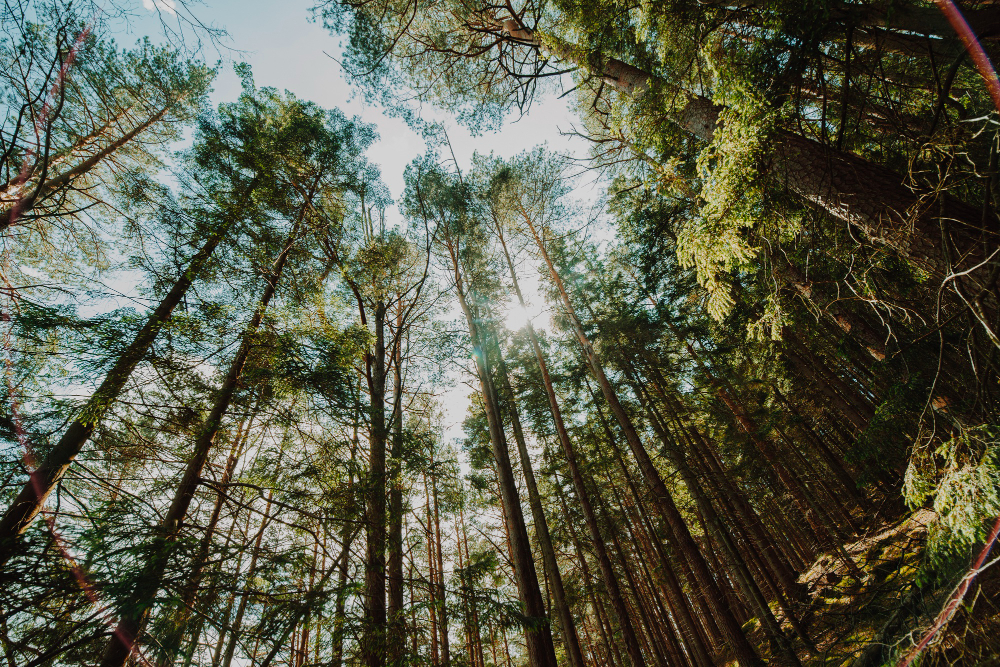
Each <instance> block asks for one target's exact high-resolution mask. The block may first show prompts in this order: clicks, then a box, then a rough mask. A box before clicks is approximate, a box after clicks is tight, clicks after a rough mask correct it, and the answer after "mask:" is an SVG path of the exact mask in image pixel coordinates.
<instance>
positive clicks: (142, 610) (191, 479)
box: [101, 209, 304, 667]
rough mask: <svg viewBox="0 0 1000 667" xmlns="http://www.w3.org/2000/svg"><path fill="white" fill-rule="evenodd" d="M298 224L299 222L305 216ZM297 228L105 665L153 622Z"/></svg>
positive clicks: (123, 657)
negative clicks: (174, 555)
mask: <svg viewBox="0 0 1000 667" xmlns="http://www.w3.org/2000/svg"><path fill="white" fill-rule="evenodd" d="M303 212H304V209H303ZM299 222H301V218H300V219H299ZM298 229H299V223H296V224H295V225H294V226H293V228H292V231H291V234H290V235H289V237H288V239H286V241H285V245H284V247H283V248H282V250H281V252H280V253H278V257H277V259H275V261H274V264H273V265H272V267H271V270H270V272H269V275H268V276H267V284H266V287H265V288H264V293H263V295H262V296H261V299H260V303H259V304H258V305H257V309H256V310H255V312H254V314H253V317H251V318H250V322H249V323H248V324H247V326H246V329H245V330H244V332H243V336H242V340H241V342H240V347H239V349H238V350H237V351H236V356H235V357H234V358H233V361H232V363H231V365H230V367H229V372H228V373H227V374H226V378H225V380H224V381H223V383H222V386H221V387H220V388H219V391H218V393H217V394H216V397H215V403H214V405H213V406H212V410H211V412H210V413H209V415H208V417H207V418H206V419H205V423H204V424H203V425H202V427H201V429H199V433H198V437H197V439H196V440H195V443H194V447H193V452H192V454H191V458H190V459H188V464H187V466H186V468H185V470H184V475H183V477H182V478H181V481H180V484H179V485H178V487H177V491H176V492H175V494H174V499H173V502H172V503H171V505H170V509H169V510H168V511H167V514H166V516H165V517H164V518H163V521H162V522H161V524H160V525H159V526H158V528H157V532H156V535H155V536H154V538H153V540H152V543H151V544H150V558H149V560H148V561H147V563H146V565H145V567H144V568H143V571H142V574H141V575H140V578H139V580H138V582H137V584H136V588H135V591H134V592H133V595H132V597H131V598H130V600H129V603H128V604H127V605H126V606H125V611H124V612H123V613H122V616H121V619H120V620H119V622H118V625H117V627H116V629H115V632H114V633H113V634H112V636H111V639H110V641H109V642H108V645H107V648H106V650H105V653H104V657H103V658H102V660H101V667H124V666H125V664H126V662H127V661H128V659H129V657H130V656H131V654H132V650H133V648H134V647H135V642H136V641H137V640H138V638H139V635H140V634H141V633H142V631H143V630H144V628H145V625H146V622H147V621H148V620H149V613H150V611H151V609H152V604H153V600H154V598H155V597H156V594H157V592H158V591H159V590H160V587H161V585H162V582H163V575H164V572H165V571H166V567H167V564H168V561H169V560H170V556H171V554H172V552H173V550H174V549H173V547H174V545H175V543H176V541H177V537H178V534H179V532H180V529H181V525H182V523H183V521H184V520H185V518H186V517H187V511H188V507H190V505H191V501H192V500H193V499H194V494H195V492H196V491H197V489H198V485H199V483H200V481H201V480H200V478H201V472H202V470H203V469H204V467H205V463H206V461H207V460H208V456H209V454H210V453H211V451H212V448H213V445H214V444H215V438H216V436H217V435H218V433H219V430H220V429H221V428H222V420H223V418H224V417H225V415H226V412H227V411H228V410H229V406H230V404H231V403H232V401H233V397H234V395H235V394H236V389H237V387H238V384H239V380H240V378H241V377H242V375H243V369H244V367H245V366H246V363H247V359H248V358H249V356H250V352H251V350H252V348H253V345H254V341H253V339H254V336H255V334H256V333H257V329H258V328H259V327H260V323H261V320H263V318H264V313H265V312H266V311H267V307H268V305H269V304H270V302H271V298H272V297H273V296H274V293H275V291H276V290H277V286H278V280H279V279H280V278H281V273H282V270H283V269H284V267H285V263H286V261H287V259H288V253H289V251H290V250H291V249H292V245H293V244H294V242H295V239H296V238H297V235H298Z"/></svg>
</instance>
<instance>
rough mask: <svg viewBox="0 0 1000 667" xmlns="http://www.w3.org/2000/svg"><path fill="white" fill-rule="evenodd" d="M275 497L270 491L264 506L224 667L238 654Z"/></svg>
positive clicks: (228, 665) (227, 646)
mask: <svg viewBox="0 0 1000 667" xmlns="http://www.w3.org/2000/svg"><path fill="white" fill-rule="evenodd" d="M273 497H274V492H272V491H269V492H268V494H267V504H266V505H265V506H264V516H263V518H261V520H260V529H259V530H258V531H257V536H256V537H255V538H254V544H253V551H252V552H251V554H250V565H249V566H248V567H247V576H246V582H247V587H246V588H244V590H243V593H242V594H241V595H240V604H239V606H238V607H237V608H236V617H235V618H234V619H233V625H232V628H231V629H230V631H229V642H228V643H227V644H226V654H225V656H224V657H223V658H222V667H230V666H231V665H232V662H233V656H234V655H235V654H236V647H237V645H238V644H239V641H240V632H241V630H242V628H243V616H244V614H246V610H247V604H248V603H249V601H250V588H249V585H250V584H249V582H250V581H251V579H252V578H253V576H254V574H255V573H256V571H257V559H258V557H259V556H260V546H261V544H262V543H263V541H264V531H265V530H267V527H268V525H269V524H270V522H271V499H272V498H273ZM217 664H218V663H217Z"/></svg>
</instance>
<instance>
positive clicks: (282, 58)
mask: <svg viewBox="0 0 1000 667" xmlns="http://www.w3.org/2000/svg"><path fill="white" fill-rule="evenodd" d="M174 1H175V0H143V2H144V4H145V7H146V8H147V9H145V10H143V9H142V8H141V7H140V8H139V11H140V12H141V14H143V15H144V16H143V18H142V19H141V20H139V21H137V22H136V23H135V25H133V26H132V27H131V31H133V32H134V33H139V32H150V33H153V34H154V36H155V33H156V32H159V26H158V25H156V24H155V22H154V21H153V20H152V19H153V18H154V16H155V14H154V13H153V11H160V12H165V13H164V15H163V18H164V19H165V20H167V21H168V23H169V22H171V21H173V19H172V18H171V17H170V11H169V7H172V6H173V2H174ZM313 4H314V0H284V1H283V2H281V3H275V2H267V1H266V0H244V1H242V2H238V1H236V0H202V1H201V2H198V3H189V4H188V7H189V10H190V11H191V12H192V13H193V14H194V15H195V16H197V17H198V19H200V20H201V21H202V22H203V23H205V24H208V25H213V26H217V27H220V28H224V29H225V30H226V31H227V32H228V33H229V37H228V38H227V39H224V40H223V41H222V44H223V45H224V46H225V47H227V48H228V49H229V50H226V49H223V50H221V51H219V50H216V49H214V48H212V47H209V48H206V49H205V57H206V59H207V60H209V61H212V60H214V59H215V58H221V59H222V60H223V66H222V71H221V72H220V74H219V77H218V78H217V80H216V85H215V93H214V95H213V101H215V102H216V103H218V102H225V101H232V100H235V99H236V97H237V96H238V95H239V92H240V81H239V78H238V77H237V76H236V75H235V73H234V72H233V68H232V64H233V63H234V62H238V61H240V60H242V61H245V62H247V63H249V64H250V66H251V67H252V68H253V72H254V78H255V80H256V82H257V85H258V86H272V87H274V88H277V89H279V90H289V91H291V92H292V93H294V94H295V95H296V96H297V97H299V98H300V99H304V100H310V101H312V102H315V103H317V104H319V105H321V106H324V107H328V108H329V107H338V108H340V109H341V110H342V111H344V113H346V114H347V115H349V116H353V115H357V116H360V117H361V118H363V119H364V120H366V121H367V122H370V123H374V124H375V125H376V126H377V127H378V131H379V135H380V136H381V139H380V141H379V143H378V144H377V145H376V146H374V147H373V148H372V149H371V150H370V151H369V153H368V155H369V159H370V160H371V161H372V162H374V163H376V164H378V165H379V166H380V167H381V169H382V176H383V180H384V181H385V183H386V185H387V186H388V187H389V190H390V191H391V192H392V194H393V196H394V197H398V196H399V195H400V194H402V191H403V170H404V169H405V168H406V165H407V164H409V162H410V161H411V160H412V159H413V158H414V157H416V156H417V155H419V154H420V153H422V152H423V151H424V149H425V147H424V143H423V140H422V139H421V138H420V136H419V135H417V134H416V133H414V132H413V131H412V130H410V129H409V128H408V127H407V126H406V124H405V123H404V122H403V121H401V120H399V119H398V118H392V117H389V116H386V115H385V114H384V113H382V110H381V109H379V108H378V107H374V106H371V105H368V104H366V103H365V102H364V100H363V99H361V96H360V95H355V93H354V91H353V90H352V87H351V84H350V83H349V82H348V81H347V80H346V78H345V75H344V72H343V70H342V68H341V66H340V65H339V64H338V63H337V62H336V61H335V60H334V59H333V58H337V57H339V55H340V46H339V43H340V39H339V38H338V37H337V36H336V35H331V34H330V33H329V32H328V31H327V30H326V29H325V28H323V26H322V25H321V24H320V23H319V22H314V21H311V13H310V7H311V6H312V5H313ZM148 8H153V9H148ZM179 11H181V12H183V10H179ZM120 41H128V40H127V36H126V35H122V36H121V37H120ZM328 54H329V55H328ZM330 56H333V58H331V57H330ZM422 115H424V116H425V117H428V118H431V119H434V120H439V121H441V122H443V123H444V124H445V126H446V128H447V129H448V133H449V136H450V138H451V141H452V145H453V147H454V149H455V153H456V156H457V158H458V161H459V163H460V164H461V166H462V167H463V168H465V167H467V166H468V165H469V163H470V160H471V157H472V154H473V152H475V151H479V152H480V153H490V152H495V153H496V154H497V155H500V156H504V157H509V156H511V155H514V154H516V153H518V152H520V151H522V150H526V149H529V148H532V147H534V146H536V145H538V144H541V143H544V142H548V144H549V146H550V147H551V148H552V149H554V150H557V151H560V152H572V153H575V154H577V155H579V156H581V157H582V156H583V155H584V154H585V152H586V150H587V145H586V142H585V141H584V140H582V139H579V138H570V137H564V136H561V135H560V130H562V131H567V130H570V129H571V127H572V126H573V124H574V118H573V115H572V113H571V111H570V110H569V106H568V104H567V101H566V100H559V99H556V98H555V96H549V97H548V98H547V99H544V100H542V101H541V103H540V104H535V105H533V107H532V109H531V111H530V113H529V114H528V115H526V116H525V117H523V118H521V119H519V120H516V121H515V122H511V123H508V124H507V125H506V126H505V127H504V128H503V129H502V130H501V131H500V132H494V133H487V134H484V135H482V136H476V137H473V136H471V135H470V134H469V132H468V131H466V130H465V129H464V128H462V127H460V126H458V125H457V124H456V123H455V122H453V121H449V119H448V117H447V116H446V115H444V114H442V113H440V112H438V111H436V110H434V109H431V108H425V109H423V110H422ZM388 215H389V218H390V220H391V221H396V220H398V212H397V211H395V210H391V211H389V212H388Z"/></svg>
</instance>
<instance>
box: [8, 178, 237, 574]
mask: <svg viewBox="0 0 1000 667" xmlns="http://www.w3.org/2000/svg"><path fill="white" fill-rule="evenodd" d="M251 189H252V188H251ZM231 225H232V222H231V221H227V222H225V223H223V224H222V225H220V226H219V227H217V228H216V229H215V230H214V231H213V232H212V234H211V236H209V238H208V240H207V241H206V242H205V244H204V245H203V246H202V247H201V249H200V250H199V251H198V252H197V253H196V254H195V256H194V257H192V258H191V261H190V262H189V263H188V267H187V269H186V270H185V271H184V273H182V274H181V276H180V277H179V278H178V279H177V281H176V282H175V283H174V286H173V287H172V288H171V289H170V291H169V292H167V294H166V295H165V296H164V297H163V299H162V300H161V301H160V303H159V305H158V306H157V307H156V309H155V310H154V311H153V312H152V313H151V314H150V315H149V317H148V318H147V320H146V323H145V325H143V327H142V329H140V330H139V332H138V333H137V334H136V335H135V338H134V339H132V342H131V343H130V344H129V346H128V347H127V348H126V349H125V351H124V352H122V354H121V356H119V357H118V360H117V361H116V362H115V365H114V366H112V368H111V370H110V371H108V374H107V375H106V376H105V378H104V381H103V382H101V385H100V386H99V387H98V388H97V391H95V392H94V393H93V395H92V396H91V397H90V399H89V400H88V401H87V404H86V405H85V406H84V407H83V409H82V410H80V412H79V414H78V415H77V417H76V419H75V420H73V422H72V423H71V424H70V425H69V428H68V429H66V432H65V433H64V434H63V436H62V437H61V438H60V439H59V442H58V443H57V444H56V446H55V447H53V448H52V450H51V451H50V452H49V453H48V454H47V455H46V457H45V460H44V461H43V462H42V463H41V464H40V465H39V466H38V467H37V468H35V470H34V471H33V472H32V473H31V474H30V475H29V477H28V481H27V482H25V484H24V486H23V487H22V488H21V491H20V492H19V493H18V494H17V497H15V498H14V500H13V502H12V503H11V504H10V507H9V508H8V509H7V511H6V512H5V513H4V515H3V518H2V519H0V569H2V568H3V566H4V564H5V563H6V562H7V561H8V560H10V558H11V557H12V556H13V555H15V554H16V553H17V552H18V550H19V544H18V537H19V536H20V535H22V534H23V533H24V531H26V530H27V529H28V527H29V526H30V525H31V522H32V521H33V520H34V518H35V517H36V516H37V515H38V512H39V511H41V509H42V507H43V506H44V504H45V499H46V498H48V496H49V494H50V493H51V492H52V490H53V489H54V488H55V487H56V485H57V484H58V483H59V480H61V479H62V477H63V475H64V474H65V473H66V470H67V469H68V468H69V466H70V464H72V463H73V460H74V459H75V458H76V457H77V455H79V453H80V452H81V451H82V450H83V446H84V445H85V444H86V442H87V440H88V439H90V436H91V434H93V432H94V430H95V429H96V428H97V427H98V426H99V425H100V423H101V419H102V418H103V417H104V415H105V414H106V413H107V411H108V409H109V408H110V407H111V406H112V405H114V403H115V401H116V400H117V399H118V396H119V395H121V393H122V391H123V390H124V389H125V384H126V383H127V382H128V379H129V378H130V377H131V375H132V372H133V371H134V370H135V367H136V366H138V365H139V362H140V361H142V359H143V357H145V356H146V352H147V351H148V350H149V348H150V346H151V345H152V344H153V341H155V340H156V336H157V335H158V334H159V332H160V329H162V328H163V325H164V324H165V323H166V321H167V320H168V319H170V314H171V313H172V312H173V310H174V308H175V307H176V306H177V304H178V303H180V302H181V299H182V298H183V297H184V295H185V293H187V290H188V288H189V287H191V284H192V283H193V282H194V280H195V279H196V278H197V277H198V275H199V274H201V271H202V269H203V268H204V267H205V264H206V263H207V262H208V260H209V258H211V256H212V253H213V252H214V251H215V248H216V246H218V245H219V243H220V242H221V241H222V240H223V239H224V238H225V237H226V235H227V234H228V232H229V229H230V227H231Z"/></svg>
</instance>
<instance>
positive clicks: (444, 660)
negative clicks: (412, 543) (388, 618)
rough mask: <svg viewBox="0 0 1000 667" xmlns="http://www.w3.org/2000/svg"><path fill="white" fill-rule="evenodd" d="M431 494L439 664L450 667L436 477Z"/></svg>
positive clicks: (433, 478)
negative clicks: (439, 648) (435, 566)
mask: <svg viewBox="0 0 1000 667" xmlns="http://www.w3.org/2000/svg"><path fill="white" fill-rule="evenodd" d="M431 493H432V495H433V498H434V540H435V542H436V547H437V548H436V549H435V552H436V553H437V570H438V580H437V601H438V629H439V630H440V631H441V664H442V665H443V666H444V667H450V665H451V646H450V642H449V638H448V598H447V590H446V588H445V585H444V554H443V545H442V544H441V516H440V513H439V510H438V492H437V477H433V476H432V477H431Z"/></svg>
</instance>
